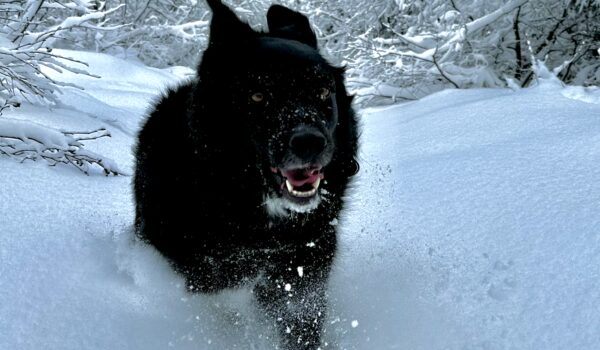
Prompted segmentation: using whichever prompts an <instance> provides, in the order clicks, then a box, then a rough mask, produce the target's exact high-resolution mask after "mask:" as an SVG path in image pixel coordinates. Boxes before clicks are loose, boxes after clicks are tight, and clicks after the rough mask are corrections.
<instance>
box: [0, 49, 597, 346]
mask: <svg viewBox="0 0 600 350" xmlns="http://www.w3.org/2000/svg"><path fill="white" fill-rule="evenodd" d="M63 55H67V56H72V57H74V58H76V59H78V60H82V61H85V62H89V63H90V67H89V68H88V70H89V71H90V72H91V73H93V74H96V75H99V76H102V78H100V79H96V78H91V77H86V76H82V75H75V74H71V73H65V74H64V75H62V76H59V75H56V76H55V78H56V79H64V80H65V81H66V82H70V83H75V84H77V85H79V86H82V87H84V89H85V90H83V91H81V90H77V89H73V88H67V89H66V92H65V93H64V94H63V95H61V96H60V97H59V98H60V99H61V101H62V103H63V106H61V108H56V109H54V110H52V111H49V110H45V109H43V108H40V107H35V106H30V105H24V106H23V107H22V108H19V109H16V110H14V111H9V112H7V113H5V114H6V115H3V116H2V118H10V120H28V121H31V122H33V123H36V124H39V125H44V126H48V127H52V128H53V129H56V130H93V129H97V128H100V127H105V128H107V129H108V130H109V131H110V133H111V135H112V137H111V138H102V139H98V140H94V141H86V142H85V144H86V148H88V149H90V150H91V151H93V152H95V153H98V154H102V155H104V156H107V157H109V158H111V159H113V160H114V161H115V162H116V164H117V165H118V166H119V167H120V168H123V169H131V166H132V161H133V159H132V155H131V146H132V144H133V142H134V135H135V131H136V130H137V127H138V125H139V121H140V118H141V116H142V115H143V113H144V111H145V110H146V108H147V106H148V103H149V101H151V100H152V98H154V96H156V94H157V93H159V92H160V91H161V90H162V89H164V87H165V86H167V85H168V84H173V83H174V82H176V81H177V80H178V79H182V76H183V75H186V74H187V73H185V74H178V76H177V75H174V74H172V73H173V72H177V71H178V70H177V69H176V70H156V69H150V68H147V67H144V66H141V65H139V64H137V63H132V62H127V61H123V60H119V59H116V58H113V57H110V56H105V55H100V54H90V53H80V52H74V51H73V52H63ZM54 74H56V73H54ZM361 115H362V120H363V124H364V125H363V145H362V150H361V155H360V156H361V166H362V167H361V172H360V173H359V175H358V177H357V179H356V181H355V182H354V186H353V189H352V191H351V194H350V196H349V208H348V211H347V212H346V214H345V215H344V217H343V218H341V219H340V220H339V222H338V223H337V227H338V228H339V229H340V250H339V254H338V257H337V261H336V264H335V266H334V270H333V272H332V279H331V283H330V291H329V292H330V303H331V307H330V311H329V317H328V324H327V335H326V340H327V342H328V343H329V344H332V345H331V346H330V348H334V349H338V348H339V349H424V350H437V349H440V350H442V349H452V350H453V349H457V350H458V349H460V350H471V349H473V350H474V349H486V350H495V349H519V350H524V349H525V350H527V349H531V350H534V349H550V350H554V349H556V350H559V349H578V350H592V349H597V348H599V347H600V285H599V282H598V281H600V229H599V228H600V211H599V210H598V203H600V185H599V182H598V178H600V119H599V118H600V95H599V94H598V90H597V89H593V88H588V89H584V88H578V87H563V86H561V85H560V84H557V83H556V82H554V81H552V80H540V81H539V82H538V85H537V86H536V87H534V88H530V89H516V90H508V89H505V90H494V89H487V90H447V91H442V92H439V93H436V94H434V95H430V96H429V97H426V98H424V99H422V100H419V101H415V102H411V103H407V104H403V105H397V106H391V107H386V108H378V109H368V110H363V111H362V113H361ZM13 130H15V129H13ZM130 182H131V178H130V177H127V176H117V177H105V176H100V175H98V174H95V175H94V174H92V175H90V176H84V175H82V174H81V173H79V172H78V171H77V170H74V169H71V168H69V167H66V166H62V165H57V166H56V167H49V166H48V165H47V164H45V163H44V162H25V163H19V162H16V161H14V160H12V159H9V158H7V157H4V156H0V188H2V190H1V191H0V232H2V234H0V315H1V317H0V329H1V330H2V331H0V349H19V350H20V349H24V350H25V349H32V350H33V349H36V350H37V349H50V350H52V349H60V350H69V349H73V350H75V349H77V350H79V349H90V350H94V349H98V350H100V349H169V348H172V349H196V350H197V349H235V348H238V349H265V348H268V345H267V344H269V342H268V340H266V339H265V337H266V335H267V332H266V331H265V326H264V324H263V323H262V322H261V321H260V318H256V316H254V315H256V310H255V309H254V306H253V304H252V302H251V300H252V295H251V294H250V292H249V291H247V290H238V291H228V292H225V293H222V294H219V295H211V296H205V295H194V294H189V293H187V292H186V291H185V285H184V284H183V281H182V280H181V278H180V277H179V276H177V275H175V274H174V273H173V272H172V270H171V269H170V268H169V266H168V264H166V263H165V261H164V260H163V259H162V258H161V257H160V256H159V255H158V254H157V253H156V252H155V251H153V250H152V249H150V248H148V247H146V246H143V245H140V244H136V243H135V242H133V240H132V232H131V224H132V220H133V203H132V197H131V183H130ZM298 273H299V274H302V273H303V271H302V269H301V267H298Z"/></svg>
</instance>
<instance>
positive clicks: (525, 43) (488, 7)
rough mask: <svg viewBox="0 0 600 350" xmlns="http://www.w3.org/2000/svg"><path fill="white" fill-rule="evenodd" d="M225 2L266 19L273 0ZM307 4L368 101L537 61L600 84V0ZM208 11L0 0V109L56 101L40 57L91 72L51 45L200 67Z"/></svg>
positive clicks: (256, 19) (493, 75) (524, 77)
mask: <svg viewBox="0 0 600 350" xmlns="http://www.w3.org/2000/svg"><path fill="white" fill-rule="evenodd" d="M228 3H229V4H230V5H231V6H232V7H233V8H235V11H236V12H237V13H238V15H240V16H241V17H242V18H244V19H246V20H247V21H248V22H249V23H250V24H251V25H253V26H254V27H256V28H265V25H264V20H265V19H264V13H265V11H266V9H267V8H268V6H269V5H270V3H271V1H268V0H258V1H257V0H232V1H228ZM279 3H281V4H284V5H286V6H289V7H291V8H294V9H296V10H299V11H302V12H303V13H306V14H307V15H308V16H309V17H310V20H311V22H312V23H313V26H314V29H315V31H316V32H317V34H318V37H319V40H320V46H321V48H322V50H323V51H324V54H325V55H326V56H327V57H329V58H330V60H331V61H332V62H334V63H336V64H341V65H345V66H347V68H348V83H349V86H350V88H351V90H352V91H353V92H354V93H355V94H357V97H358V98H357V101H358V103H359V104H361V105H368V104H377V103H387V102H394V101H403V100H414V99H419V98H421V97H423V96H426V95H428V94H431V93H433V92H436V91H439V90H442V89H445V88H471V87H504V86H514V85H518V86H521V87H527V86H529V85H530V84H531V83H532V80H533V79H532V78H533V75H534V73H533V69H532V67H533V64H534V62H535V60H536V59H537V60H542V61H544V62H545V64H546V65H547V66H548V67H549V68H550V69H552V70H553V71H554V73H555V74H556V75H557V76H558V78H559V79H560V80H562V81H563V82H565V83H567V84H572V85H583V86H589V85H598V83H600V69H598V68H599V67H600V58H599V56H600V54H599V49H600V21H599V20H598V18H600V0H552V1H550V0H511V1H505V0H468V1H465V0H432V1H422V0H346V1H325V0H303V1H299V0H281V1H279ZM209 19H210V13H209V11H208V8H207V5H206V4H205V2H204V1H201V0H73V1H54V0H27V1H22V0H0V113H1V111H2V110H3V109H5V108H10V107H17V106H19V105H20V104H21V103H22V102H23V101H28V102H32V103H35V104H49V105H52V104H56V103H57V100H56V95H55V92H56V91H57V90H60V88H61V86H63V85H64V83H60V82H58V81H56V80H53V79H52V78H50V77H49V76H48V75H47V74H44V73H43V72H42V69H41V67H43V66H45V67H49V68H51V69H54V70H57V71H61V70H69V71H72V72H76V73H80V74H86V70H85V62H81V63H82V65H81V68H80V69H77V68H73V66H72V65H71V66H67V65H65V64H64V61H60V60H57V58H59V56H60V55H58V54H56V53H53V51H52V49H53V48H67V49H75V50H85V51H95V52H102V53H109V54H111V55H116V56H119V57H127V58H129V59H131V58H137V59H139V60H140V61H141V62H143V63H145V64H147V65H149V66H153V67H159V68H163V67H168V66H176V65H179V66H188V67H194V66H195V65H196V63H197V60H198V57H199V53H200V52H201V51H202V49H203V47H204V46H205V45H206V38H207V31H208V23H209Z"/></svg>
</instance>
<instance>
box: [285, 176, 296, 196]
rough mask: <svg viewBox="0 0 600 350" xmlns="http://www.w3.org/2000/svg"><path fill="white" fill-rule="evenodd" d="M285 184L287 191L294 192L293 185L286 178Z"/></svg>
mask: <svg viewBox="0 0 600 350" xmlns="http://www.w3.org/2000/svg"><path fill="white" fill-rule="evenodd" d="M285 186H286V187H287V189H288V192H289V193H294V186H293V185H292V184H291V183H290V182H289V181H288V180H287V179H286V180H285Z"/></svg>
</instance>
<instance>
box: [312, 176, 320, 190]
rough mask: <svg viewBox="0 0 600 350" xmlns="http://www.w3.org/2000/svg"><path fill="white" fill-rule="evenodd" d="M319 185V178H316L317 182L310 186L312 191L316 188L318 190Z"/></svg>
mask: <svg viewBox="0 0 600 350" xmlns="http://www.w3.org/2000/svg"><path fill="white" fill-rule="evenodd" d="M320 184H321V178H320V177H318V178H317V181H315V182H314V183H313V184H312V187H313V189H315V190H316V189H317V188H319V185H320Z"/></svg>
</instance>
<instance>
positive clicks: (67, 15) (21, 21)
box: [0, 0, 111, 113]
mask: <svg viewBox="0 0 600 350" xmlns="http://www.w3.org/2000/svg"><path fill="white" fill-rule="evenodd" d="M96 5H97V4H96V1H92V0H73V1H52V0H27V1H5V2H1V3H0V113H1V112H2V110H4V109H5V108H7V107H10V106H18V105H19V104H20V103H22V102H23V101H28V102H32V103H41V104H55V103H56V102H57V100H56V95H55V94H54V92H55V91H57V90H59V88H60V87H62V86H67V85H69V84H66V83H63V82H60V81H56V80H54V79H52V78H51V77H49V76H48V75H47V74H45V73H44V72H43V70H42V67H46V68H50V69H53V70H56V71H59V72H60V71H63V70H67V71H70V72H73V73H79V74H88V73H87V72H86V71H85V70H84V66H85V63H84V62H78V61H76V60H73V59H70V58H68V57H62V56H60V55H57V54H55V53H53V51H52V48H53V47H54V44H55V42H56V41H57V40H64V37H66V36H68V35H67V34H69V35H73V33H77V32H79V33H80V34H81V35H80V36H79V37H80V38H82V39H83V38H84V36H83V35H87V34H88V33H89V30H90V29H91V30H94V31H96V30H100V29H101V28H102V23H101V22H100V21H101V20H102V19H103V18H104V17H105V16H106V15H107V14H110V12H111V11H106V12H101V11H97V10H96ZM61 60H62V61H61ZM64 60H68V61H72V62H77V63H80V64H81V68H76V67H73V66H67V65H65V63H64ZM88 75H89V74H88Z"/></svg>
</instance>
